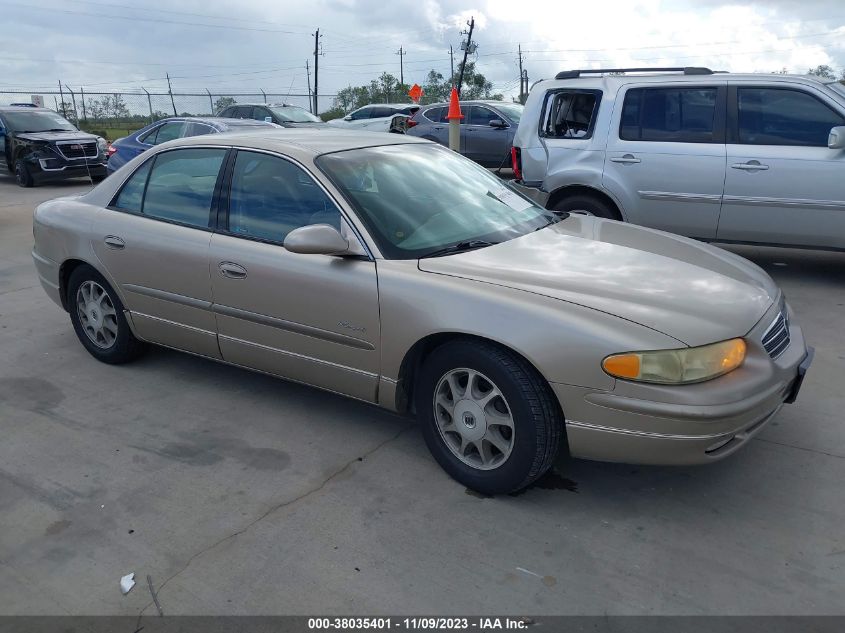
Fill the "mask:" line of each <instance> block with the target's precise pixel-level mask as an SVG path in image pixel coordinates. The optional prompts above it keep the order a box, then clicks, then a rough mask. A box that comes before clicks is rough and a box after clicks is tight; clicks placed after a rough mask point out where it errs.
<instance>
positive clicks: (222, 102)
mask: <svg viewBox="0 0 845 633" xmlns="http://www.w3.org/2000/svg"><path fill="white" fill-rule="evenodd" d="M236 103H237V101H235V99H234V98H233V97H220V98H219V99H217V101H215V102H214V112H220V111H221V110H222V109H223V108H228V107H229V106H230V105H235V104H236Z"/></svg>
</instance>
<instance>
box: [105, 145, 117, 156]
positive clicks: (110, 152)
mask: <svg viewBox="0 0 845 633" xmlns="http://www.w3.org/2000/svg"><path fill="white" fill-rule="evenodd" d="M115 152H117V148H116V147H115V146H114V145H112V144H111V143H109V148H108V149H107V150H106V158H108V157H109V156H111V155H112V154H114V153H115Z"/></svg>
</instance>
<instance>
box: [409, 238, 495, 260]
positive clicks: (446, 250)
mask: <svg viewBox="0 0 845 633" xmlns="http://www.w3.org/2000/svg"><path fill="white" fill-rule="evenodd" d="M498 243H499V242H488V241H487V240H464V241H463V242H457V243H455V244H450V245H449V246H444V247H443V248H438V249H437V250H436V251H432V252H430V253H428V254H427V255H423V257H422V258H421V259H424V258H427V257H440V256H441V255H453V254H454V253H463V252H465V251H472V250H475V249H476V248H486V247H487V246H493V245H494V244H498Z"/></svg>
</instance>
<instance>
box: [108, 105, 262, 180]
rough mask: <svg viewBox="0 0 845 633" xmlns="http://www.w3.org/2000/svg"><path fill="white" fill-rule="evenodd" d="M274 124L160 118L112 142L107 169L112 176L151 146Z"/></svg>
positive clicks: (197, 118)
mask: <svg viewBox="0 0 845 633" xmlns="http://www.w3.org/2000/svg"><path fill="white" fill-rule="evenodd" d="M276 127H278V126H277V125H276V124H275V123H268V122H266V121H254V120H252V119H224V118H220V117H171V118H168V119H161V120H160V121H156V122H155V123H151V124H150V125H148V126H146V127H143V128H141V129H140V130H138V131H137V132H134V133H133V134H130V135H129V136H124V137H123V138H119V139H117V140H115V141H113V142H112V143H111V144H110V145H109V146H108V150H107V152H106V153H107V154H108V163H107V164H106V169H107V170H108V173H109V174H113V173H114V172H116V171H117V170H118V169H120V168H121V167H123V166H124V165H125V164H126V163H128V162H129V161H130V160H132V159H133V158H135V157H136V156H138V155H140V154H142V153H144V152H146V151H147V150H148V149H150V148H151V147H155V146H156V145H160V144H162V143H166V142H167V141H172V140H173V139H176V138H185V137H188V136H202V135H204V134H218V133H220V132H229V131H232V130H244V131H245V130H246V129H247V128H252V129H256V130H261V129H267V128H276Z"/></svg>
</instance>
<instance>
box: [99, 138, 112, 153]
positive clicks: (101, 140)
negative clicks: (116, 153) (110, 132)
mask: <svg viewBox="0 0 845 633" xmlns="http://www.w3.org/2000/svg"><path fill="white" fill-rule="evenodd" d="M97 147H99V148H100V151H101V152H105V151H106V150H107V149H108V147H109V144H108V142H107V141H106V139H104V138H103V137H102V136H98V137H97Z"/></svg>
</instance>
